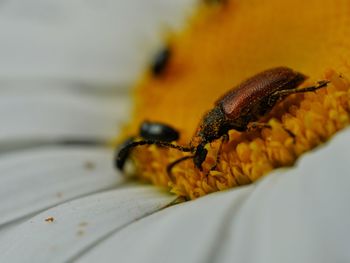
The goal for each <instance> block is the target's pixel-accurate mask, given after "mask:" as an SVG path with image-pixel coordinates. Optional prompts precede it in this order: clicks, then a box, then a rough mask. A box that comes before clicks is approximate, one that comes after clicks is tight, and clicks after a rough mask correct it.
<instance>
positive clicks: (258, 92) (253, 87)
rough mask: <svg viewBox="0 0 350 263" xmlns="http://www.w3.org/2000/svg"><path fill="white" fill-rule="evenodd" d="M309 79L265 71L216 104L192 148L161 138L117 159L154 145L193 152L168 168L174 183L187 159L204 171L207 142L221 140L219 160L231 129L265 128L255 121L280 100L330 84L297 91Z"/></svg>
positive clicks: (275, 70) (289, 72)
mask: <svg viewBox="0 0 350 263" xmlns="http://www.w3.org/2000/svg"><path fill="white" fill-rule="evenodd" d="M306 78H307V77H306V76H305V75H304V74H301V73H299V72H297V71H294V70H292V69H290V68H287V67H277V68H272V69H269V70H266V71H263V72H261V73H259V74H257V75H255V76H253V77H251V78H249V79H247V80H245V81H244V82H242V83H241V84H240V85H238V86H237V87H235V88H233V89H231V90H229V91H228V92H227V93H226V94H224V95H223V96H222V97H221V98H219V100H217V101H216V103H215V106H214V108H213V109H212V110H210V111H209V112H207V113H206V114H205V115H204V116H203V118H202V120H201V122H200V125H199V126H198V129H197V131H196V133H195V136H194V137H193V139H192V140H191V143H190V144H189V146H180V145H175V144H172V143H170V142H167V141H164V138H162V139H163V140H162V141H161V140H156V139H155V140H153V139H150V140H142V141H137V142H132V143H130V144H128V145H127V146H125V147H124V148H122V149H121V150H120V152H119V156H118V158H119V157H120V158H121V159H122V158H123V156H124V152H127V151H129V149H131V148H133V147H136V146H140V145H150V144H155V145H157V146H162V147H169V148H175V149H178V150H180V151H182V152H189V153H191V155H188V156H184V157H182V158H180V159H178V160H176V161H174V162H173V163H170V164H169V165H168V167H167V172H168V174H169V177H170V179H171V180H173V177H172V174H171V170H172V168H173V167H174V166H175V165H177V164H178V163H180V162H182V161H184V160H187V159H193V163H194V165H195V167H197V168H198V169H199V170H202V164H203V162H204V161H205V159H206V157H207V153H208V150H207V149H205V146H206V145H207V144H208V143H210V142H213V141H214V140H217V139H220V138H221V144H220V148H219V152H218V158H219V154H220V150H221V146H222V144H223V143H224V142H226V141H227V140H228V138H229V136H228V132H229V131H230V130H237V131H241V132H242V131H247V130H248V129H250V128H251V127H259V126H265V127H266V124H262V123H257V122H256V121H258V120H259V119H260V118H261V117H263V116H264V115H266V114H267V113H268V112H270V111H271V110H272V108H273V107H274V106H275V105H276V103H277V102H278V101H279V100H281V99H283V98H285V97H287V96H288V95H290V94H294V93H303V92H311V91H316V90H318V89H320V88H323V87H326V86H327V84H328V83H329V81H328V80H322V81H319V82H318V83H317V85H315V86H311V87H306V88H299V89H298V88H297V87H298V86H299V85H300V84H301V83H303V82H304V81H305V80H306ZM218 158H217V162H218ZM217 162H216V163H217ZM214 167H215V166H214ZM214 167H213V168H214ZM213 168H212V169H213Z"/></svg>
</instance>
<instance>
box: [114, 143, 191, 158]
mask: <svg viewBox="0 0 350 263" xmlns="http://www.w3.org/2000/svg"><path fill="white" fill-rule="evenodd" d="M153 144H154V145H157V146H159V147H168V148H173V149H177V150H179V151H181V152H192V151H193V149H194V148H193V147H184V146H181V145H175V144H172V143H169V142H162V141H151V140H143V141H137V142H131V143H129V144H127V145H126V146H124V147H123V148H122V149H120V151H119V153H118V157H117V163H118V162H120V161H122V159H124V157H125V156H127V155H128V153H129V151H130V150H131V149H132V148H135V147H137V146H142V145H153Z"/></svg>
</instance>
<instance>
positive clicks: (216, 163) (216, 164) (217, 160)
mask: <svg viewBox="0 0 350 263" xmlns="http://www.w3.org/2000/svg"><path fill="white" fill-rule="evenodd" d="M229 139H230V137H229V136H228V134H224V135H223V136H222V137H221V142H220V146H219V149H218V151H217V154H216V159H215V164H214V165H213V166H212V167H211V168H210V170H209V171H208V172H207V174H206V176H208V175H209V173H210V171H213V170H215V169H216V167H217V166H218V163H219V162H220V155H221V150H222V145H223V144H224V143H227V142H228V141H229Z"/></svg>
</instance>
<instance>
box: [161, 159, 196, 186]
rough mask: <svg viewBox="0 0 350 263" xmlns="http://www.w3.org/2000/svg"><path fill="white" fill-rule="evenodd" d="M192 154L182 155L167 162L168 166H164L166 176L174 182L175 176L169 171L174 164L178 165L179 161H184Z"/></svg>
mask: <svg viewBox="0 0 350 263" xmlns="http://www.w3.org/2000/svg"><path fill="white" fill-rule="evenodd" d="M193 157H194V155H187V156H184V157H181V158H179V159H177V160H175V161H174V162H172V163H170V164H168V166H167V167H166V172H167V174H168V177H169V179H170V180H171V181H172V182H173V183H175V177H174V175H173V173H172V172H171V170H172V169H173V168H174V166H176V165H178V164H179V163H181V162H183V161H186V160H188V159H193Z"/></svg>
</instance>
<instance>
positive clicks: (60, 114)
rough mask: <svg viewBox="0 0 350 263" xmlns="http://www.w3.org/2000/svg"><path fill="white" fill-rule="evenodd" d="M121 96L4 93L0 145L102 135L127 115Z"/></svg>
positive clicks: (112, 130) (0, 108)
mask: <svg viewBox="0 0 350 263" xmlns="http://www.w3.org/2000/svg"><path fill="white" fill-rule="evenodd" d="M128 106H129V104H128V100H127V99H126V98H125V97H124V96H121V97H119V98H118V97H117V96H115V97H112V98H110V99H108V98H104V97H97V96H96V97H93V96H88V95H83V94H80V93H77V94H76V93H73V92H62V93H54V94H48V93H42V94H38V93H35V94H33V95H28V94H27V95H16V94H6V95H3V96H1V97H0V120H1V126H0V146H1V147H2V148H3V147H5V146H6V145H10V144H13V143H17V144H20V143H25V142H27V143H32V144H33V143H35V142H37V141H39V142H40V141H41V142H45V141H48V140H57V139H60V140H64V139H66V138H68V139H72V138H74V139H106V138H112V137H114V136H115V135H116V134H117V132H118V131H119V126H120V122H121V120H125V119H126V118H127V116H128V114H127V110H128V109H129V107H128Z"/></svg>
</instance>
